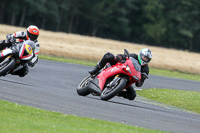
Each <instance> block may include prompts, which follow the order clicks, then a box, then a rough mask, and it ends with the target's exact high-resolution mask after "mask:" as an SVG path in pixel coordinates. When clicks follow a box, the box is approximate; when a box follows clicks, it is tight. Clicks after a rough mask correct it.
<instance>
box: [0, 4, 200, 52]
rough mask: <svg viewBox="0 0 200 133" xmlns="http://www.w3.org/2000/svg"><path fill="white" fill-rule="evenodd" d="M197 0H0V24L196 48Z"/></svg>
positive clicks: (199, 30) (199, 7)
mask: <svg viewBox="0 0 200 133" xmlns="http://www.w3.org/2000/svg"><path fill="white" fill-rule="evenodd" d="M199 16H200V1H199V0H0V23H1V24H8V25H14V26H22V27H27V26H28V25H31V24H34V25H36V26H38V27H39V28H40V29H45V30H51V31H61V32H67V33H75V34H81V35H89V36H97V37H102V38H109V39H115V40H121V41H127V42H135V43H145V44H148V45H154V46H160V47H167V48H176V49H182V50H189V51H195V52H200V40H199V38H200V17H199Z"/></svg>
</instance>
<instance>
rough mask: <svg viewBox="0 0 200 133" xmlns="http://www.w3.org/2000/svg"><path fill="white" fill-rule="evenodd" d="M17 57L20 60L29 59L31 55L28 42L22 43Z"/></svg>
mask: <svg viewBox="0 0 200 133" xmlns="http://www.w3.org/2000/svg"><path fill="white" fill-rule="evenodd" d="M19 57H20V59H21V60H29V59H30V58H31V57H33V51H32V48H31V46H29V45H28V44H23V45H22V46H21V48H20V51H19Z"/></svg>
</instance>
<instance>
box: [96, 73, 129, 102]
mask: <svg viewBox="0 0 200 133" xmlns="http://www.w3.org/2000/svg"><path fill="white" fill-rule="evenodd" d="M125 86H126V79H125V78H122V77H121V79H120V80H119V81H118V82H116V84H115V85H114V86H113V87H106V88H105V89H104V90H103V91H102V93H101V95H100V98H101V100H104V101H107V100H109V99H111V98H113V97H114V96H116V95H117V94H118V93H119V92H121V91H122V90H123V88H124V87H125Z"/></svg>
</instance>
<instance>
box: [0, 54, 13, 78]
mask: <svg viewBox="0 0 200 133" xmlns="http://www.w3.org/2000/svg"><path fill="white" fill-rule="evenodd" d="M15 64H16V61H15V59H14V58H7V59H5V60H4V61H2V62H1V63H0V76H5V75H6V74H8V72H10V71H11V70H12V69H14V68H15Z"/></svg>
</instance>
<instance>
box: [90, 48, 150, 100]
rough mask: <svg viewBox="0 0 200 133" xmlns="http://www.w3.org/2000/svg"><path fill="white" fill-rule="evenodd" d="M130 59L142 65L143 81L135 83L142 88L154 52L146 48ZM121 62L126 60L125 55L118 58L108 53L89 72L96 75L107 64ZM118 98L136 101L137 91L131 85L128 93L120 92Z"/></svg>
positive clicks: (119, 55) (131, 55)
mask: <svg viewBox="0 0 200 133" xmlns="http://www.w3.org/2000/svg"><path fill="white" fill-rule="evenodd" d="M129 57H133V58H134V59H136V60H137V61H138V63H139V64H140V65H141V79H140V80H139V81H137V82H136V83H135V85H136V86H137V87H141V86H142V85H143V83H144V81H145V79H146V78H147V77H148V74H149V66H148V63H149V62H150V61H151V59H152V52H151V50H149V49H147V48H144V49H142V50H141V51H140V52H139V54H138V55H137V54H134V53H132V54H129ZM121 60H126V56H125V55H124V54H118V55H117V56H114V55H113V54H112V53H110V52H107V53H106V54H105V55H104V56H103V58H102V59H101V60H100V61H99V62H98V63H97V65H96V66H95V67H94V68H93V69H92V70H89V71H88V72H89V73H90V74H91V75H94V74H96V73H98V72H99V71H100V70H101V69H102V68H103V67H104V66H105V65H106V64H107V63H110V64H111V65H115V64H116V63H117V62H119V61H121ZM118 96H122V97H124V98H127V99H129V100H134V99H135V97H136V91H135V90H134V88H133V86H132V85H131V86H130V87H128V88H126V91H122V92H120V93H119V95H118Z"/></svg>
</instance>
